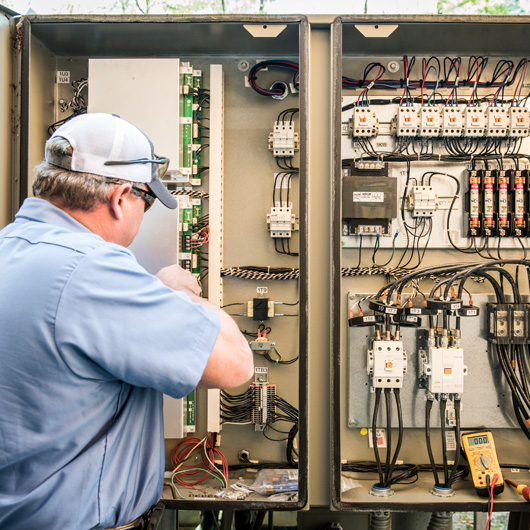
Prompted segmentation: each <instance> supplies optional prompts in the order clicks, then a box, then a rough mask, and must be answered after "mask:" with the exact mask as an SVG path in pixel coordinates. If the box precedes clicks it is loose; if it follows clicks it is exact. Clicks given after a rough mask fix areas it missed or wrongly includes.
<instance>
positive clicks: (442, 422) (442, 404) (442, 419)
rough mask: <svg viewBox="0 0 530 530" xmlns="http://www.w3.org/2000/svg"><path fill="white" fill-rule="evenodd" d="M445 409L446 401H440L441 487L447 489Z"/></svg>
mask: <svg viewBox="0 0 530 530" xmlns="http://www.w3.org/2000/svg"><path fill="white" fill-rule="evenodd" d="M446 408H447V401H446V400H445V399H440V426H441V437H442V461H443V466H444V483H443V487H444V488H447V487H449V486H448V485H447V483H448V482H449V469H448V466H447V440H446V438H445V411H446Z"/></svg>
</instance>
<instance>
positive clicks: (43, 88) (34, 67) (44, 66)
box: [28, 40, 63, 196]
mask: <svg viewBox="0 0 530 530" xmlns="http://www.w3.org/2000/svg"><path fill="white" fill-rule="evenodd" d="M56 68H57V66H56V60H55V56H54V55H53V54H52V53H51V52H50V51H49V50H48V49H47V48H46V47H45V46H43V45H42V44H41V43H40V42H39V41H37V40H35V41H33V43H32V46H31V55H30V73H29V75H30V83H29V86H30V89H29V157H28V168H29V182H28V188H29V189H28V196H29V195H31V183H32V181H33V168H34V167H35V166H36V165H37V164H38V163H39V162H40V161H41V160H42V159H43V158H44V144H45V143H46V140H47V139H48V127H49V126H50V125H51V124H52V123H54V122H55V121H56V120H57V119H59V118H58V117H56V115H57V113H56V110H57V108H56V106H55V103H54V100H55V98H54V93H55V90H56V84H55V72H56ZM60 118H63V116H60Z"/></svg>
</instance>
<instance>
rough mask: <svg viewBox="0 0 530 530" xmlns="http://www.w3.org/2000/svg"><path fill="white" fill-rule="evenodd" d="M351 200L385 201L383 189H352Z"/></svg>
mask: <svg viewBox="0 0 530 530" xmlns="http://www.w3.org/2000/svg"><path fill="white" fill-rule="evenodd" d="M353 202H385V193H384V192H383V191H354V192H353Z"/></svg>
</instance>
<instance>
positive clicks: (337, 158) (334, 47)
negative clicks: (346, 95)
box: [330, 17, 342, 509]
mask: <svg viewBox="0 0 530 530" xmlns="http://www.w3.org/2000/svg"><path fill="white" fill-rule="evenodd" d="M331 63H332V75H331V83H332V87H331V94H332V104H331V111H332V116H333V118H332V119H333V122H332V136H333V139H332V170H331V171H332V172H331V175H332V190H331V201H332V204H331V212H332V222H331V226H332V236H331V237H332V251H331V337H330V341H331V352H332V360H331V398H330V399H331V417H332V421H333V427H332V429H331V455H332V462H331V478H332V487H331V504H332V507H334V508H337V509H342V503H341V501H340V499H341V440H340V421H341V410H340V399H341V392H340V364H341V362H340V332H341V325H340V322H341V320H340V292H341V237H340V232H339V230H338V227H339V226H340V222H341V218H340V216H341V167H342V166H341V142H340V140H341V135H340V125H341V124H340V117H341V115H342V114H341V98H342V83H341V79H342V19H341V17H337V18H336V19H335V20H334V21H333V25H332V32H331Z"/></svg>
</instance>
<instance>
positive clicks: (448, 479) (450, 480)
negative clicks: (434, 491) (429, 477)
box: [425, 398, 460, 488]
mask: <svg viewBox="0 0 530 530" xmlns="http://www.w3.org/2000/svg"><path fill="white" fill-rule="evenodd" d="M432 405H433V400H432V399H429V398H427V402H426V404H425V441H426V445H427V453H428V454H429V461H430V463H431V469H432V474H433V477H434V484H435V486H437V487H442V488H451V487H452V486H453V484H454V483H455V477H456V473H457V470H458V464H459V463H460V449H459V447H458V446H457V449H456V456H455V460H454V464H453V467H452V469H451V473H449V466H448V462H447V441H446V440H447V439H446V436H445V432H446V428H445V411H446V409H447V399H444V398H441V399H440V425H441V432H440V436H441V439H442V459H443V472H444V481H443V483H442V482H440V480H439V479H438V468H437V466H436V464H435V461H434V455H433V452H432V446H431V426H430V423H431V410H432ZM454 407H455V439H456V440H457V444H458V443H459V442H460V399H456V398H455V399H454Z"/></svg>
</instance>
